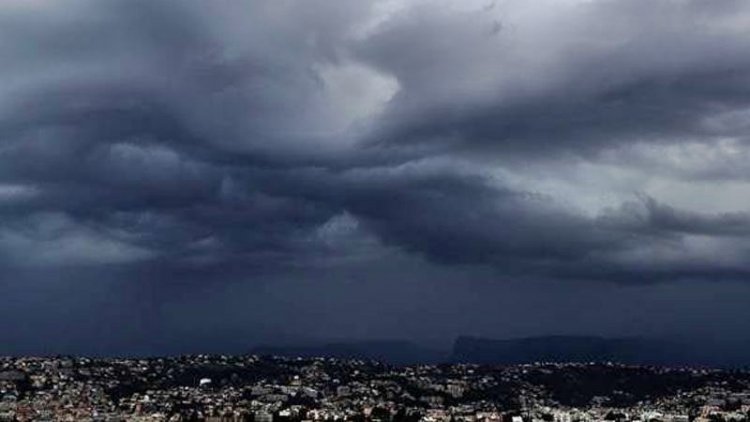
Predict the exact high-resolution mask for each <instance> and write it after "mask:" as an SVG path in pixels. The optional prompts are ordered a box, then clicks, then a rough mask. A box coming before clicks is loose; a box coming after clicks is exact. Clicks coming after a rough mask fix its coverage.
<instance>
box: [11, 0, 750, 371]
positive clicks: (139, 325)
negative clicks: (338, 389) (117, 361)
mask: <svg viewBox="0 0 750 422" xmlns="http://www.w3.org/2000/svg"><path fill="white" fill-rule="evenodd" d="M748 52H750V3H748V2H745V1H739V0H716V1H706V0H701V1H699V0H597V1H588V0H535V1H528V0H496V1H493V0H462V1H448V0H357V1H351V0H308V1H292V0H272V1H262V0H258V1H255V0H252V1H240V0H236V1H232V0H218V1H213V2H204V1H197V0H195V1H194V0H160V1H154V0H127V1H126V0H111V1H99V0H55V1H51V0H4V1H2V2H1V3H0V82H1V83H0V333H1V334H0V335H1V337H0V355H56V354H75V355H90V356H141V355H146V356H166V355H177V354H183V353H244V352H249V351H251V350H253V349H254V348H257V347H261V346H263V347H265V346H274V347H275V346H279V345H282V346H286V345H295V346H296V345H309V344H320V343H328V342H367V341H373V340H403V341H406V342H410V343H413V344H414V345H417V347H420V348H425V349H429V350H434V351H438V352H441V351H445V352H446V355H445V356H447V353H449V351H450V350H451V348H452V347H453V343H454V341H455V339H456V338H459V337H462V336H463V337H466V336H470V337H472V338H488V339H512V338H526V337H538V336H587V337H595V338H604V339H617V338H630V339H632V338H638V339H641V338H642V339H649V341H651V340H659V341H661V340H669V341H679V342H688V343H690V344H691V345H692V346H694V347H695V348H696V350H704V351H709V350H710V351H711V352H712V353H713V354H714V357H715V358H716V359H715V361H712V362H713V363H722V362H721V361H722V360H724V361H726V362H729V363H732V364H736V363H744V364H748V363H750V361H749V360H748V358H747V356H750V354H749V353H750V330H748V329H747V326H748V321H749V320H750V306H749V305H750V259H749V258H750V213H748V211H749V210H750V166H748V164H747V163H748V159H750V143H749V140H748V133H750V132H748V131H749V130H750V54H748ZM743 359H744V360H743Z"/></svg>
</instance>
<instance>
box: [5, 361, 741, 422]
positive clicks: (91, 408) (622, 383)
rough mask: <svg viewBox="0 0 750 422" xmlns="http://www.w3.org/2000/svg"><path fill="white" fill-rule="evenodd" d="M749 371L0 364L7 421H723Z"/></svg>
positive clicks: (735, 407) (737, 405) (737, 403)
mask: <svg viewBox="0 0 750 422" xmlns="http://www.w3.org/2000/svg"><path fill="white" fill-rule="evenodd" d="M748 415H750V373H748V372H744V371H720V370H707V369H691V368H672V369H668V368H654V367H643V366H625V365H619V364H612V363H596V364H595V363H591V364H555V363H536V364H528V365H517V366H507V367H499V366H479V365H466V364H443V365H415V366H405V367H397V366H389V365H384V364H381V363H378V362H372V361H363V360H344V359H331V358H304V359H303V358H282V357H259V356H207V355H198V356H184V357H177V358H152V359H90V358H69V357H56V358H0V421H193V420H206V421H258V422H292V421H307V420H309V421H344V420H346V421H349V420H353V421H389V422H390V421H427V422H437V421H465V422H479V421H491V422H594V421H611V422H625V421H642V422H656V421H661V422H691V421H697V422H722V421H742V420H748Z"/></svg>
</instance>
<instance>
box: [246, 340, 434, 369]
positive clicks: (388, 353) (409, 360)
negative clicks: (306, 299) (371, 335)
mask: <svg viewBox="0 0 750 422" xmlns="http://www.w3.org/2000/svg"><path fill="white" fill-rule="evenodd" d="M252 353H254V354H258V355H276V356H286V357H318V356H322V357H332V358H339V359H370V360H377V361H380V362H385V363H390V364H393V365H408V364H418V363H438V362H442V361H445V360H446V359H445V358H446V354H445V353H442V352H440V351H436V350H432V349H428V348H424V347H421V346H417V345H416V344H413V343H411V342H408V341H400V340H382V341H359V342H330V343H324V344H313V345H291V346H278V345H274V346H259V347H256V348H254V349H253V350H252Z"/></svg>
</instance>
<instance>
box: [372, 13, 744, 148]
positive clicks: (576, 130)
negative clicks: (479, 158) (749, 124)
mask: <svg viewBox="0 0 750 422" xmlns="http://www.w3.org/2000/svg"><path fill="white" fill-rule="evenodd" d="M513 6H517V7H513ZM535 7H536V8H539V9H544V8H547V9H548V10H546V11H544V10H542V11H540V12H539V13H538V14H539V15H541V16H540V18H539V19H538V22H536V21H535V22H529V21H527V19H529V17H528V15H529V14H532V13H535V11H529V10H526V9H534V8H535ZM493 10H498V11H499V13H492V11H493ZM514 12H515V14H514ZM555 13H560V15H559V16H551V15H553V14H555ZM747 13H748V10H747V5H746V4H744V3H742V2H736V1H720V2H715V3H711V4H708V3H707V2H702V1H659V2H651V1H633V2H615V1H604V2H589V3H581V4H577V5H575V6H570V5H568V6H567V7H566V6H563V5H561V4H557V5H555V4H554V3H552V2H541V3H537V4H536V5H527V7H523V6H518V4H515V3H514V2H508V3H503V2H499V3H497V4H495V7H493V8H490V9H489V11H488V10H485V9H476V10H471V11H469V12H463V13H460V12H459V13H455V12H454V11H452V10H450V9H449V8H440V7H434V5H431V4H430V3H429V2H427V3H426V4H423V5H422V6H420V7H415V8H414V9H413V10H412V11H411V13H407V14H404V15H403V16H402V17H401V18H400V19H394V21H393V22H391V23H390V24H389V25H388V26H387V28H386V29H384V30H382V31H381V32H380V33H377V34H376V35H374V36H373V37H372V38H371V39H369V40H367V42H365V43H363V44H362V45H360V46H358V49H357V52H358V54H359V55H360V56H361V57H362V58H363V59H364V60H366V61H368V62H370V63H372V64H373V65H374V66H377V67H379V68H381V69H384V70H386V71H388V72H391V73H393V74H394V75H396V77H397V78H398V80H399V81H400V82H401V90H400V92H399V93H398V95H397V96H396V97H395V98H394V100H393V105H392V107H391V109H390V111H389V113H390V114H388V118H389V119H386V121H385V122H384V126H383V128H382V130H381V131H380V132H377V133H376V135H375V137H374V140H373V141H374V142H385V143H396V144H403V143H410V142H414V143H428V144H429V143H436V144H438V145H442V146H443V147H444V148H448V149H449V150H453V151H455V150H459V151H460V150H462V149H469V150H479V151H480V152H482V151H486V150H488V149H497V150H499V151H500V153H502V154H517V153H522V154H525V155H531V156H534V157H537V158H538V157H540V156H544V155H553V156H554V155H556V154H561V153H568V154H569V153H572V154H576V155H581V154H582V155H588V154H596V153H597V152H598V151H600V150H602V149H607V148H612V147H614V146H617V145H620V144H627V143H632V142H637V141H644V140H645V141H647V142H656V143H671V142H676V141H678V142H679V141H681V140H684V139H690V138H695V137H698V138H701V139H704V140H709V139H712V138H713V137H719V136H742V137H745V136H746V135H745V134H746V127H745V125H744V123H742V122H731V123H733V124H724V125H721V124H720V125H716V124H713V125H712V124H710V123H709V122H708V120H709V119H710V118H711V117H714V116H721V115H722V113H725V112H731V111H736V110H741V109H745V108H747V107H748V106H749V105H750V104H749V103H748V101H749V99H750V95H748V94H750V92H748V86H750V84H748V82H750V61H749V60H748V58H747V55H746V54H744V52H745V51H747V50H748V48H750V39H749V38H748V37H747V33H746V31H745V30H743V29H741V27H737V26H739V25H743V24H746V23H745V21H744V19H745V17H744V16H746V15H747ZM740 16H742V17H740ZM502 19H507V22H503V20H502ZM492 29H496V30H492ZM447 34H450V35H447ZM404 51H409V52H410V53H409V54H404ZM727 123H730V122H727Z"/></svg>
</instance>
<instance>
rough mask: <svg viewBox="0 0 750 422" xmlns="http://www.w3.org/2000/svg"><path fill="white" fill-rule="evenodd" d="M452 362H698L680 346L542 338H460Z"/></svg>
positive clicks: (625, 340)
mask: <svg viewBox="0 0 750 422" xmlns="http://www.w3.org/2000/svg"><path fill="white" fill-rule="evenodd" d="M450 360H451V361H452V362H472V363H484V364H504V365H513V364H519V363H528V362H536V361H549V362H590V361H594V362H602V361H618V362H623V363H639V364H667V365H673V364H685V363H694V364H695V363H709V362H700V360H702V358H701V356H698V355H697V354H696V355H691V353H690V352H689V349H688V348H686V347H684V345H683V344H680V343H677V342H669V341H657V340H651V339H643V338H602V337H593V336H544V337H527V338H518V339H508V340H493V339H486V338H477V337H459V338H458V339H457V340H456V342H455V343H454V346H453V353H452V355H451V359H450Z"/></svg>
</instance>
